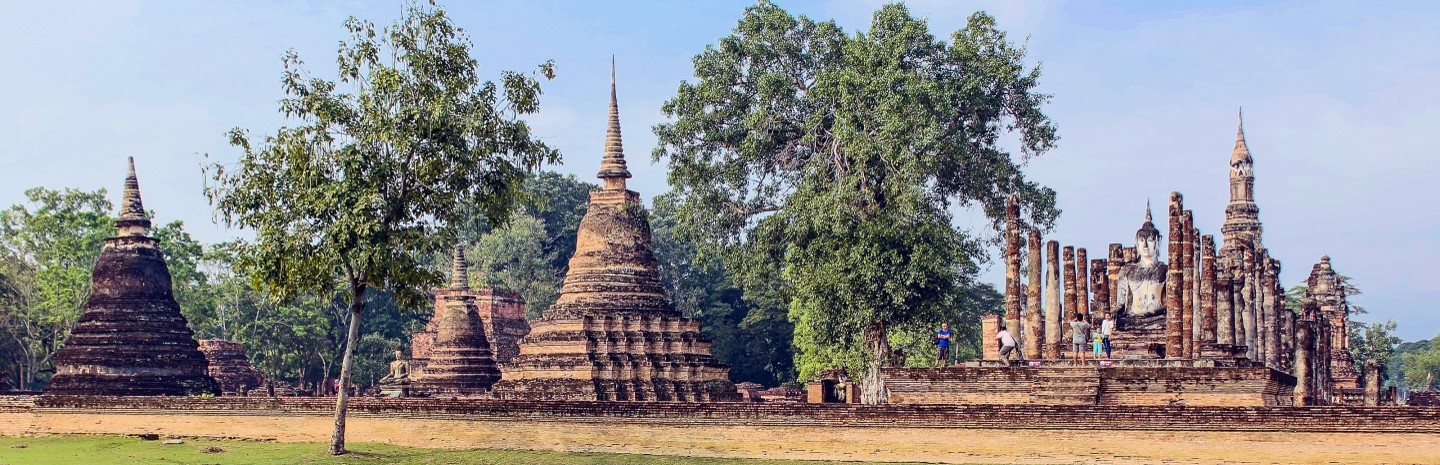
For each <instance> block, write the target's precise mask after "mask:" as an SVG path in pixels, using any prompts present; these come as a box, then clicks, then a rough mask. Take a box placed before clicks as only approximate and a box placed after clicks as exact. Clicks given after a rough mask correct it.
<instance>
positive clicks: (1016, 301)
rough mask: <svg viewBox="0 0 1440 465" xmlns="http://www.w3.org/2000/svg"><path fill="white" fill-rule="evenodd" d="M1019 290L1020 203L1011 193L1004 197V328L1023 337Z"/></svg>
mask: <svg viewBox="0 0 1440 465" xmlns="http://www.w3.org/2000/svg"><path fill="white" fill-rule="evenodd" d="M1020 292H1021V291H1020V203H1019V199H1018V198H1017V197H1016V196H1015V195H1014V194H1011V195H1010V196H1009V197H1007V198H1006V199H1005V328H1006V329H1008V330H1010V331H1011V334H1017V335H1020V337H1024V332H1023V331H1020ZM986 343H989V341H986Z"/></svg>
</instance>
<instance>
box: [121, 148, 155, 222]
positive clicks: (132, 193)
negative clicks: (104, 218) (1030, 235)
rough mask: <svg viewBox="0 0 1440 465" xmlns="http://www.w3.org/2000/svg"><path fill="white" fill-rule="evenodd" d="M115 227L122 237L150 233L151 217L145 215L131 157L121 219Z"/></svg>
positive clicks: (138, 181) (133, 160)
mask: <svg viewBox="0 0 1440 465" xmlns="http://www.w3.org/2000/svg"><path fill="white" fill-rule="evenodd" d="M115 227H116V228H117V229H119V230H120V235H121V236H144V235H146V234H147V233H148V232H149V231H150V217H149V215H146V214H145V205H144V203H143V202H141V201H140V179H139V178H138V177H136V176H135V157H130V167H129V171H128V172H126V174H125V192H124V194H122V196H121V198H120V217H119V218H117V219H116V220H115Z"/></svg>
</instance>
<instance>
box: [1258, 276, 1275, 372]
mask: <svg viewBox="0 0 1440 465" xmlns="http://www.w3.org/2000/svg"><path fill="white" fill-rule="evenodd" d="M1261 257H1262V258H1261V259H1260V260H1259V261H1258V262H1257V263H1258V265H1259V266H1260V270H1259V271H1260V325H1259V328H1260V331H1261V334H1262V337H1261V338H1260V344H1261V349H1260V356H1261V359H1262V360H1264V361H1265V365H1266V366H1269V367H1271V368H1275V367H1276V365H1277V364H1278V361H1279V359H1278V358H1277V357H1276V353H1275V352H1276V350H1278V347H1276V344H1275V343H1276V341H1278V340H1279V338H1278V337H1277V336H1279V335H1280V331H1279V329H1278V328H1276V325H1275V318H1276V316H1277V314H1276V312H1275V305H1274V304H1275V295H1274V294H1275V275H1272V274H1270V270H1271V269H1272V268H1273V263H1272V262H1273V261H1274V260H1272V259H1271V258H1270V252H1269V251H1268V250H1267V251H1263V252H1261Z"/></svg>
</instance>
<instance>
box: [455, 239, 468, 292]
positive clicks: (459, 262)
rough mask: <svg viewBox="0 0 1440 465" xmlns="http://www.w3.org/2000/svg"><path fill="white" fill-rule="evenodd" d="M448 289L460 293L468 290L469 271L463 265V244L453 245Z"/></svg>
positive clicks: (464, 264) (465, 265) (466, 266)
mask: <svg viewBox="0 0 1440 465" xmlns="http://www.w3.org/2000/svg"><path fill="white" fill-rule="evenodd" d="M450 288H451V289H456V290H462V291H463V290H467V289H470V271H469V270H468V265H467V264H466V263H465V246H464V245H463V244H455V252H454V254H453V256H452V257H451V260H450Z"/></svg>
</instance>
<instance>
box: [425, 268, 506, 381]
mask: <svg viewBox="0 0 1440 465" xmlns="http://www.w3.org/2000/svg"><path fill="white" fill-rule="evenodd" d="M469 283H470V278H469V273H468V272H467V271H466V265H465V249H464V248H463V247H460V246H456V247H455V255H454V261H453V263H452V266H451V272H450V289H451V290H453V291H455V292H452V293H450V294H449V295H446V296H445V297H444V298H443V299H442V300H443V304H444V305H443V306H441V307H439V308H436V309H435V316H434V317H433V318H434V319H433V320H432V321H433V322H434V326H435V343H434V345H433V346H432V347H430V350H429V353H428V354H426V359H427V360H426V361H425V364H424V366H423V367H422V368H420V369H419V370H417V371H416V373H415V375H414V376H413V383H412V389H415V390H417V391H422V392H426V393H429V394H430V395H450V396H476V395H481V394H484V393H485V392H486V391H489V390H490V386H492V385H494V384H495V381H498V380H499V379H500V369H499V368H496V366H495V355H494V353H493V352H491V350H490V342H489V341H488V340H486V338H485V324H484V322H483V321H481V319H480V309H479V308H478V307H477V306H476V305H475V296H474V295H471V294H470V293H469V292H467V291H468V290H469V289H470V284H469Z"/></svg>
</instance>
